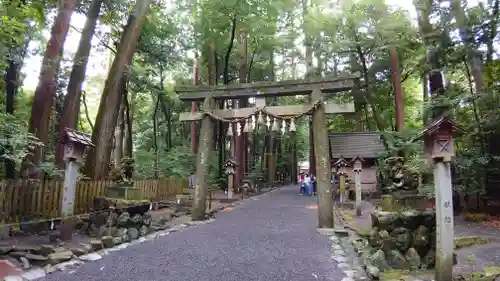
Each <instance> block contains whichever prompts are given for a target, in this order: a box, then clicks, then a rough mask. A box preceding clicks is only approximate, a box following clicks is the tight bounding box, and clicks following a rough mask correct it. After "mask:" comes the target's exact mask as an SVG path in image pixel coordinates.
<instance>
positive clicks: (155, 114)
mask: <svg viewBox="0 0 500 281" xmlns="http://www.w3.org/2000/svg"><path fill="white" fill-rule="evenodd" d="M159 105H160V98H159V97H157V98H156V104H155V110H154V112H153V147H154V151H155V171H154V177H155V179H157V178H159V176H160V165H159V162H160V154H159V151H160V150H159V149H158V107H159Z"/></svg>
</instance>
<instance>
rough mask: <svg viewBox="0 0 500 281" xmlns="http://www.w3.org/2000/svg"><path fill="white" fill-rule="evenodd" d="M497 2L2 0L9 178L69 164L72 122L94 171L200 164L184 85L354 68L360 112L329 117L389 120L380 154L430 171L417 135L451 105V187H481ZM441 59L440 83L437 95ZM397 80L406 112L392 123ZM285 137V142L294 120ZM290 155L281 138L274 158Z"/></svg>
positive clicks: (343, 121)
mask: <svg viewBox="0 0 500 281" xmlns="http://www.w3.org/2000/svg"><path fill="white" fill-rule="evenodd" d="M403 2H404V1H403ZM407 2H410V1H407ZM499 2H500V1H499V0H479V1H469V3H467V1H461V0H445V1H436V0H413V3H408V5H407V6H406V7H400V6H395V5H390V4H388V3H386V2H385V1H383V0H340V1H326V0H270V1H256V0H224V1H222V0H211V1H206V0H183V1H180V0H169V1H166V0H157V1H153V0H141V1H137V2H135V1H129V0H84V1H77V0H60V1H52V0H45V1H42V0H1V1H0V58H1V60H0V69H1V71H2V72H3V74H4V76H3V79H2V80H1V81H0V91H1V92H2V93H5V94H4V95H3V96H4V98H3V99H0V102H1V103H2V105H1V108H2V110H1V111H0V112H1V114H0V126H1V127H0V144H1V151H2V153H1V157H2V161H3V166H2V168H1V171H2V173H1V175H2V178H4V179H17V178H40V177H49V178H50V177H57V176H61V171H62V170H63V169H64V164H65V163H64V160H63V153H64V151H63V150H64V149H63V146H62V145H61V144H58V142H57V140H58V137H59V136H60V133H61V132H63V131H64V128H73V129H76V130H78V131H82V132H85V133H88V134H89V135H92V140H93V142H94V144H95V148H94V149H91V150H89V151H88V153H87V155H86V158H85V164H84V165H83V167H82V174H83V175H85V177H88V178H94V179H104V178H109V177H112V176H113V173H114V172H116V167H119V166H120V165H121V164H123V163H124V162H127V161H129V162H130V161H133V163H134V166H135V175H134V177H136V178H162V177H168V176H179V177H187V176H188V175H189V174H190V173H192V172H193V171H194V167H195V154H194V153H193V150H192V147H191V136H192V135H191V124H190V123H189V122H180V121H179V118H178V117H179V113H180V112H185V111H190V110H191V109H192V106H195V107H196V106H197V105H193V104H191V103H187V102H181V101H180V100H179V99H178V95H177V94H176V92H175V91H174V88H175V87H176V86H179V85H193V84H199V85H227V84H236V83H251V82H257V81H282V80H289V79H309V78H310V77H335V76H340V75H343V74H350V73H353V72H359V73H360V75H361V81H362V82H363V87H357V88H356V89H355V90H354V92H355V95H354V99H355V104H356V114H351V115H335V116H333V115H332V116H328V120H327V126H328V129H329V131H331V132H354V131H379V132H382V137H383V143H384V147H385V153H384V154H383V155H381V156H380V158H381V161H382V160H383V159H384V158H387V157H388V156H389V155H395V154H397V153H398V152H404V156H405V159H406V160H407V161H406V162H405V163H406V165H407V167H408V169H410V170H412V171H416V172H419V173H427V172H429V167H428V166H427V165H426V164H425V162H424V161H423V158H424V157H423V149H422V143H421V142H416V141H413V138H412V137H413V136H414V135H415V134H417V133H418V132H419V131H421V130H422V128H423V127H424V126H425V124H426V123H427V121H428V120H429V119H430V118H431V117H432V116H431V112H432V109H433V108H437V107H440V106H443V105H446V106H447V107H448V108H449V110H450V114H451V116H452V117H453V119H454V120H455V121H456V122H457V123H458V124H459V125H460V126H461V127H462V128H464V133H463V134H462V135H461V136H460V137H458V138H457V139H456V140H455V149H456V153H457V157H456V159H455V161H454V165H453V166H454V170H455V171H456V172H457V173H456V174H457V175H458V179H457V180H458V181H459V182H460V184H458V185H456V188H459V189H461V190H462V191H463V192H465V193H466V194H483V193H484V192H486V189H487V187H488V186H491V185H494V184H495V183H496V184H497V183H498V179H499V177H498V171H499V170H498V169H499V167H500V165H499V164H500V150H499V149H498V145H496V146H495V140H500V138H499V137H498V135H499V134H500V126H499V124H500V119H499V117H500V110H499V108H500V107H499V104H500V103H499V102H500V87H499V83H498V80H499V79H500V64H498V48H497V46H498V23H499V8H500V7H499V5H500V3H499ZM73 41H75V42H73ZM76 41H78V43H77V42H76ZM68 44H77V48H76V50H68V49H67V48H66V46H67V45H68ZM36 57H41V58H42V59H41V60H42V62H41V64H40V67H39V70H38V71H37V73H36V75H38V76H37V77H38V81H37V83H36V87H35V86H33V87H31V88H30V87H28V86H27V85H26V83H25V81H26V79H27V74H26V71H25V70H26V68H27V67H32V65H30V64H33V62H34V61H36ZM34 58H35V59H34ZM90 62H93V64H91V63H90ZM96 62H97V63H96ZM395 65H396V66H397V67H395ZM396 69H397V70H396ZM436 75H438V76H440V77H441V82H442V83H443V87H442V89H440V91H441V94H440V95H434V93H432V95H431V93H430V92H429V79H431V78H432V77H433V76H434V77H435V76H436ZM398 95H400V97H402V98H403V99H402V101H403V102H404V103H403V109H404V110H402V113H403V114H404V116H401V117H403V118H404V122H403V123H401V121H400V122H399V123H400V124H399V125H396V123H397V122H396V119H397V118H396V115H397V114H396V106H395V104H396V102H395V100H396V99H397V96H398ZM431 97H432V98H431ZM272 102H274V103H276V104H280V105H284V104H296V103H303V98H293V97H292V98H278V99H277V100H274V101H272ZM198 123H199V122H198ZM195 129H196V130H199V124H197V125H196V128H195ZM219 130H222V128H219ZM219 135H222V136H224V134H219ZM217 142H218V144H219V145H218V148H219V149H216V150H215V151H216V152H215V153H217V154H218V155H219V156H218V157H213V161H212V162H213V163H211V164H212V167H213V169H212V170H213V173H212V174H213V175H212V176H213V177H212V178H213V180H214V181H218V180H220V178H221V172H220V168H219V169H218V168H217V166H219V167H220V164H221V160H222V161H223V159H224V158H227V154H228V153H227V151H226V150H227V146H224V143H225V142H226V139H225V138H224V137H222V138H220V136H219V138H218V139H217ZM280 142H281V147H283V149H284V150H283V151H282V152H286V149H287V148H288V147H290V137H289V135H288V134H284V135H283V136H282V137H281V138H280ZM264 149H265V141H254V144H253V149H252V151H253V155H252V159H253V160H252V161H253V162H252V163H258V162H259V161H260V162H262V161H263V157H264V156H263V155H264V154H263V153H261V151H263V150H264ZM296 151H297V153H298V159H299V161H304V160H307V159H308V156H309V123H308V122H307V120H300V121H298V122H297V134H296ZM257 152H258V153H257ZM381 163H382V162H381ZM290 165H291V163H290V158H289V157H288V156H287V153H280V154H279V155H278V167H280V169H282V170H283V169H287V167H289V166H290ZM256 166H258V165H256ZM260 166H261V168H260V170H259V171H262V165H260ZM252 171H254V169H253V168H252ZM495 175H497V176H495ZM495 180H496V181H495Z"/></svg>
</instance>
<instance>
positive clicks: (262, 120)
mask: <svg viewBox="0 0 500 281" xmlns="http://www.w3.org/2000/svg"><path fill="white" fill-rule="evenodd" d="M257 122H259V124H264V117H263V116H262V112H259V119H257Z"/></svg>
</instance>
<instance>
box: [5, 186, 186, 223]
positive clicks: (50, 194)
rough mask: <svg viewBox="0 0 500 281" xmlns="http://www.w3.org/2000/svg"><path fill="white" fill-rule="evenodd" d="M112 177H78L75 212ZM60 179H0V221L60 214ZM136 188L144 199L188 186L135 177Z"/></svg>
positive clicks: (86, 205)
mask: <svg viewBox="0 0 500 281" xmlns="http://www.w3.org/2000/svg"><path fill="white" fill-rule="evenodd" d="M112 184H113V182H112V181H80V182H78V184H77V187H76V194H75V202H74V213H75V214H84V213H88V212H89V211H90V210H91V207H92V201H93V199H94V197H96V196H104V195H105V194H106V189H107V187H108V186H110V185H112ZM63 186H64V184H63V181H62V180H47V181H40V180H14V181H7V180H4V181H0V224H1V222H2V221H3V222H6V223H7V222H16V221H26V220H33V219H42V218H56V217H59V216H60V215H61V196H62V192H63ZM134 186H135V187H136V188H140V189H141V190H142V197H143V199H148V200H151V201H159V200H165V199H171V198H174V197H175V195H177V194H181V193H182V190H183V188H186V187H187V180H184V179H177V178H169V179H160V180H138V181H135V182H134Z"/></svg>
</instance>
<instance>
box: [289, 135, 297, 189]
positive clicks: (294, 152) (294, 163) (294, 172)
mask: <svg viewBox="0 0 500 281" xmlns="http://www.w3.org/2000/svg"><path fill="white" fill-rule="evenodd" d="M290 140H291V143H292V144H291V145H292V147H291V148H292V149H291V150H292V153H291V157H292V161H291V162H292V167H291V168H292V169H291V177H292V178H291V180H292V184H298V178H299V174H298V172H297V170H298V168H299V167H298V163H297V133H296V132H295V131H293V132H290Z"/></svg>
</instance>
